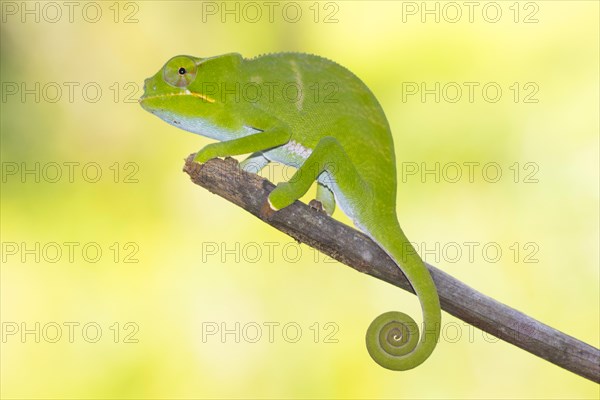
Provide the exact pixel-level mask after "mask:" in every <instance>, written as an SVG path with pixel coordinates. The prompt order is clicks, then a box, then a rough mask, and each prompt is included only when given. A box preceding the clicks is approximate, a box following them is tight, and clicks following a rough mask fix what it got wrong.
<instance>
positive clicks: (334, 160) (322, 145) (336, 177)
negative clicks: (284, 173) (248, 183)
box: [268, 136, 370, 212]
mask: <svg viewBox="0 0 600 400" xmlns="http://www.w3.org/2000/svg"><path fill="white" fill-rule="evenodd" d="M321 173H327V174H328V179H329V180H328V182H331V183H332V184H335V185H338V187H339V188H340V189H341V190H342V191H344V192H345V193H348V195H349V196H348V197H350V198H361V197H362V196H364V195H365V193H368V192H369V191H370V189H369V188H368V185H367V184H366V183H365V182H364V180H363V179H362V177H361V176H360V175H359V174H358V171H357V170H356V168H355V167H354V164H353V163H352V160H350V158H349V157H348V155H347V154H346V151H345V150H344V149H343V147H342V145H341V144H340V143H339V142H338V141H337V139H335V138H334V137H331V136H326V137H324V138H322V139H321V140H320V141H319V143H318V144H317V146H316V147H315V149H314V150H313V152H312V153H311V154H310V156H308V158H307V159H306V161H305V162H304V164H302V165H301V166H300V168H298V170H297V171H296V173H295V174H294V175H293V176H292V178H291V179H290V180H289V181H288V182H283V183H280V184H278V185H277V187H276V188H275V189H273V191H272V192H271V194H270V195H269V199H268V201H269V206H270V207H271V209H272V210H275V211H276V210H280V209H282V208H284V207H287V206H289V205H290V204H292V203H293V202H294V201H296V200H298V199H299V198H300V197H302V196H304V194H306V192H307V191H308V189H309V188H310V187H311V185H312V183H313V182H314V181H315V180H317V178H318V177H319V175H321ZM326 190H329V189H326ZM331 197H333V196H331ZM321 199H324V200H325V201H326V203H328V206H327V207H328V208H330V209H331V212H333V207H330V206H331V202H330V201H329V200H327V197H326V195H325V194H323V193H322V196H321ZM333 204H335V203H333Z"/></svg>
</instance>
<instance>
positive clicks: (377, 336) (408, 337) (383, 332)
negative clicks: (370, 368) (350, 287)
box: [366, 311, 421, 371]
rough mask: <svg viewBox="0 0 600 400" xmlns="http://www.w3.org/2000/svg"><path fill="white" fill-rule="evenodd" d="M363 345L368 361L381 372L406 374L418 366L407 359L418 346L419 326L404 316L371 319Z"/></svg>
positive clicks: (385, 316)
mask: <svg viewBox="0 0 600 400" xmlns="http://www.w3.org/2000/svg"><path fill="white" fill-rule="evenodd" d="M366 342H367V350H368V352H369V355H370V356H371V358H372V359H373V360H374V361H375V362H376V363H377V364H379V365H381V366H382V367H384V368H387V369H391V370H395V371H398V370H407V369H411V368H414V367H415V366H417V365H418V364H420V363H421V362H420V361H418V362H416V363H415V361H414V360H412V359H411V355H412V353H413V352H414V351H415V349H416V348H417V345H418V343H419V326H418V325H417V323H416V322H415V320H414V319H412V318H411V317H409V316H408V315H406V314H404V313H401V312H398V311H390V312H386V313H384V314H381V315H380V316H378V317H377V318H375V319H374V320H373V322H371V325H369V329H367V335H366Z"/></svg>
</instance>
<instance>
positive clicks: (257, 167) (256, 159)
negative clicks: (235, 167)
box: [240, 151, 271, 174]
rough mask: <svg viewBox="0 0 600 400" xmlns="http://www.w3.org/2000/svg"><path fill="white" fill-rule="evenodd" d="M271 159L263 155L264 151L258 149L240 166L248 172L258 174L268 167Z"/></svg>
mask: <svg viewBox="0 0 600 400" xmlns="http://www.w3.org/2000/svg"><path fill="white" fill-rule="evenodd" d="M270 162H271V161H270V160H269V159H268V158H267V157H265V156H264V155H263V153H262V152H260V151H257V152H256V153H252V154H251V155H250V156H249V157H248V158H246V159H245V160H244V161H242V162H241V163H240V168H241V169H242V170H244V171H246V172H251V173H253V174H258V173H259V172H260V171H262V169H263V168H264V167H266V166H267V165H268V164H269V163H270Z"/></svg>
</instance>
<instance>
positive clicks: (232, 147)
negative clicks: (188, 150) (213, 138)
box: [194, 128, 291, 163]
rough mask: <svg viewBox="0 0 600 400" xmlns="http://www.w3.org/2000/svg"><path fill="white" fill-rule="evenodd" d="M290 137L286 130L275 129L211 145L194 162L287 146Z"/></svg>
mask: <svg viewBox="0 0 600 400" xmlns="http://www.w3.org/2000/svg"><path fill="white" fill-rule="evenodd" d="M290 136H291V135H290V133H289V132H288V131H287V130H286V129H282V128H273V129H269V130H265V131H263V132H258V133H253V134H251V135H248V136H243V137H240V138H237V139H232V140H227V141H224V142H216V143H211V144H209V145H206V146H205V147H204V148H203V149H202V150H200V151H199V152H198V153H197V154H196V157H194V161H196V162H199V163H205V162H207V161H208V160H210V159H211V158H215V157H227V156H237V155H240V154H248V153H254V152H256V151H261V150H265V149H270V148H273V147H277V146H281V145H284V144H286V143H287V142H288V141H289V140H290Z"/></svg>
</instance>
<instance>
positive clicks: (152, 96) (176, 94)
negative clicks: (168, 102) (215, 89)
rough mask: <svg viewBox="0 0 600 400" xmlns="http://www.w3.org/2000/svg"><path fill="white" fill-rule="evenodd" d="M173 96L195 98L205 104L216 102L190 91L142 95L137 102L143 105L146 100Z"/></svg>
mask: <svg viewBox="0 0 600 400" xmlns="http://www.w3.org/2000/svg"><path fill="white" fill-rule="evenodd" d="M173 96H192V97H196V98H199V99H202V101H204V102H207V103H214V102H215V101H216V100H215V99H213V98H212V97H209V96H206V95H204V94H201V93H196V92H192V91H190V90H186V91H184V92H178V93H165V94H156V95H146V94H145V93H144V95H143V96H142V97H140V98H139V100H138V102H139V103H143V102H144V101H146V100H151V99H163V98H166V97H173Z"/></svg>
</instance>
